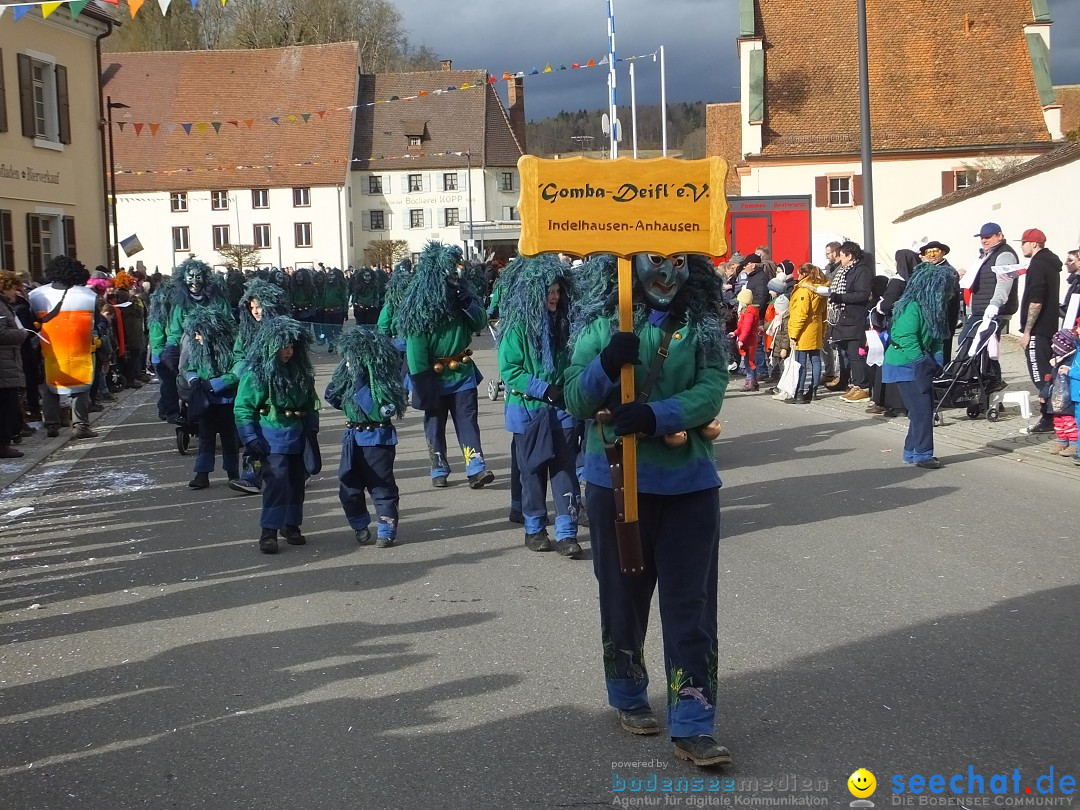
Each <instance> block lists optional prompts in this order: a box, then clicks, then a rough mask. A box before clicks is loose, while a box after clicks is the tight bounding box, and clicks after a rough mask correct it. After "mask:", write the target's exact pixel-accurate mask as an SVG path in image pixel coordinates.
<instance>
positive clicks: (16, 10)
mask: <svg viewBox="0 0 1080 810" xmlns="http://www.w3.org/2000/svg"><path fill="white" fill-rule="evenodd" d="M29 10H30V6H12V8H11V14H12V16H13V17H14V18H15V21H16V22H18V21H19V20H21V19H22V18H23V17H25V16H26V12H28V11H29Z"/></svg>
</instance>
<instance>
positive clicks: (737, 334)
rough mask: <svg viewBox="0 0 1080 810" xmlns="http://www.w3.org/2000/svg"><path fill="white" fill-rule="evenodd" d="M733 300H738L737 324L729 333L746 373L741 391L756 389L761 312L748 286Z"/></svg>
mask: <svg viewBox="0 0 1080 810" xmlns="http://www.w3.org/2000/svg"><path fill="white" fill-rule="evenodd" d="M735 300H737V301H738V302H739V324H738V326H736V327H735V331H734V332H732V333H731V337H733V338H734V339H735V345H736V346H737V347H738V350H739V354H740V355H742V357H743V363H744V364H745V366H744V372H745V374H746V384H745V385H744V386H743V389H742V390H743V391H757V390H758V382H757V370H758V361H757V357H756V354H757V345H758V339H759V337H760V336H761V313H760V312H759V310H758V308H757V307H756V306H755V305H754V293H753V292H751V291H750V288H749V287H746V288H744V289H742V290H740V291H739V294H738V295H737V296H735Z"/></svg>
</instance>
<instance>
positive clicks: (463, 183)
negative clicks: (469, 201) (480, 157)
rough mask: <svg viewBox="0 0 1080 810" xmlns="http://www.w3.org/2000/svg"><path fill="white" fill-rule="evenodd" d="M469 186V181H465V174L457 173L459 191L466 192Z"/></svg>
mask: <svg viewBox="0 0 1080 810" xmlns="http://www.w3.org/2000/svg"><path fill="white" fill-rule="evenodd" d="M468 185H469V181H468V180H467V179H465V172H458V173H457V190H458V191H459V192H464V191H465V189H466V187H467V186H468Z"/></svg>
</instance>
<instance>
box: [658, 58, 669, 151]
mask: <svg viewBox="0 0 1080 810" xmlns="http://www.w3.org/2000/svg"><path fill="white" fill-rule="evenodd" d="M660 134H661V140H662V141H663V145H664V157H667V75H666V74H665V73H664V46H663V45H661V46H660Z"/></svg>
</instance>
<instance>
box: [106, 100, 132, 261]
mask: <svg viewBox="0 0 1080 810" xmlns="http://www.w3.org/2000/svg"><path fill="white" fill-rule="evenodd" d="M105 107H106V109H108V111H109V113H108V115H109V198H110V204H109V207H110V209H111V211H110V212H109V213H110V214H111V215H112V255H113V271H114V272H116V271H118V270H119V269H120V235H119V232H118V228H117V224H116V152H115V150H114V149H113V141H115V140H116V133H115V132H114V130H113V120H112V111H113V110H127V109H130V108H129V107H128V105H127V104H124V103H122V102H119V101H113V100H112V96H106V97H105Z"/></svg>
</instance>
